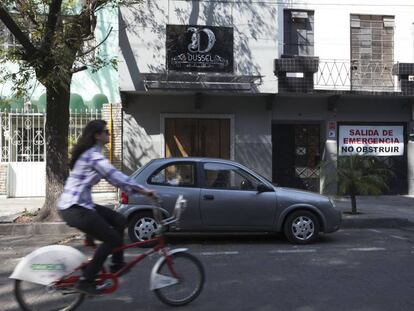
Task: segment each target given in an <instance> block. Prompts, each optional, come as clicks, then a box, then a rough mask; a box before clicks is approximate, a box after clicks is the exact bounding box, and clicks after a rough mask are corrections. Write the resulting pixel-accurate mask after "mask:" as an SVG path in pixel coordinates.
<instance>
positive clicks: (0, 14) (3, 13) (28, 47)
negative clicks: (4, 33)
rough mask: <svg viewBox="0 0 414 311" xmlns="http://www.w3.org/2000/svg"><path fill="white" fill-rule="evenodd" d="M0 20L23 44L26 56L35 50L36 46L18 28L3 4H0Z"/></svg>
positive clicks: (32, 53)
mask: <svg viewBox="0 0 414 311" xmlns="http://www.w3.org/2000/svg"><path fill="white" fill-rule="evenodd" d="M0 20H1V21H2V22H3V23H4V25H6V27H7V28H8V29H9V30H10V32H11V33H12V34H13V36H15V38H16V39H17V41H19V43H20V44H21V45H22V46H23V49H24V51H25V52H24V54H25V56H26V57H28V56H32V55H34V54H35V53H36V52H37V49H36V47H35V46H34V45H33V44H32V42H31V41H30V39H29V38H28V36H27V35H26V34H25V33H24V32H23V31H22V30H21V29H20V27H19V25H17V24H16V22H15V21H14V20H13V18H12V17H11V16H10V14H9V12H8V11H7V9H6V8H5V6H4V5H3V4H0Z"/></svg>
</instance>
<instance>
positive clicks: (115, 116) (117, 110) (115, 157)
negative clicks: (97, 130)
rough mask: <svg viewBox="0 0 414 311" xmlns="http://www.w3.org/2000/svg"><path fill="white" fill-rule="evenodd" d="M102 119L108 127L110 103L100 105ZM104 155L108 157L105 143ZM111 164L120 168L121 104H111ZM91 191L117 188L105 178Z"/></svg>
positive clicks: (106, 190)
mask: <svg viewBox="0 0 414 311" xmlns="http://www.w3.org/2000/svg"><path fill="white" fill-rule="evenodd" d="M102 119H103V120H105V121H106V122H108V123H107V125H108V128H109V127H110V122H109V120H110V119H111V105H110V104H104V105H103V107H102ZM105 156H106V157H107V158H108V159H110V154H109V144H108V145H107V148H106V151H105ZM112 164H113V165H114V166H115V167H116V168H118V169H121V167H122V105H121V104H120V103H119V104H112ZM92 191H93V192H95V193H96V192H115V191H117V189H116V188H115V187H113V186H111V185H110V184H109V183H108V182H107V181H106V180H101V182H99V183H98V184H97V185H96V186H95V187H93V189H92Z"/></svg>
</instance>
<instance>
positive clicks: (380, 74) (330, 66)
mask: <svg viewBox="0 0 414 311" xmlns="http://www.w3.org/2000/svg"><path fill="white" fill-rule="evenodd" d="M397 82H398V78H397V77H396V76H393V75H392V65H388V64H384V63H381V62H375V61H350V60H337V59H329V60H326V59H321V60H319V69H318V71H317V72H316V73H315V76H314V89H315V90H344V91H368V92H399V91H400V88H399V86H398V83H397Z"/></svg>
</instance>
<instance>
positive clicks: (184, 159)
mask: <svg viewBox="0 0 414 311" xmlns="http://www.w3.org/2000/svg"><path fill="white" fill-rule="evenodd" d="M187 161H191V162H220V163H228V164H239V163H237V162H234V161H231V160H226V159H219V158H207V157H180V158H178V157H176V158H158V159H154V160H153V163H158V164H159V163H171V162H187Z"/></svg>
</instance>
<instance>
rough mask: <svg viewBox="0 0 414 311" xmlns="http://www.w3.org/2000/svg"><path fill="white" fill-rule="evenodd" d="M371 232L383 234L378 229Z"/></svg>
mask: <svg viewBox="0 0 414 311" xmlns="http://www.w3.org/2000/svg"><path fill="white" fill-rule="evenodd" d="M369 231H372V232H375V233H382V232H381V231H379V230H376V229H369Z"/></svg>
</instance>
